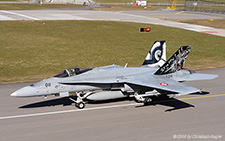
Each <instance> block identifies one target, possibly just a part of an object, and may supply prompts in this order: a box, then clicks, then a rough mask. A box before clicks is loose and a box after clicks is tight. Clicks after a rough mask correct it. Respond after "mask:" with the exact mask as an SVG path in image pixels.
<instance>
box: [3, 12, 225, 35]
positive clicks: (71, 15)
mask: <svg viewBox="0 0 225 141" xmlns="http://www.w3.org/2000/svg"><path fill="white" fill-rule="evenodd" d="M200 18H201V19H202V18H203V19H224V18H225V16H224V15H222V14H202V13H193V12H184V11H171V10H161V11H96V10H74V9H72V10H69V9H64V10H62V9H51V10H17V11H16V10H14V11H13V10H12V11H5V10H0V21H10V20H22V19H24V20H101V21H122V22H136V23H146V24H155V25H163V26H168V27H176V28H181V29H186V30H191V31H196V32H202V33H207V34H211V35H217V36H222V37H225V30H223V29H216V28H212V27H207V26H201V25H193V24H187V23H181V22H174V21H168V20H165V19H200Z"/></svg>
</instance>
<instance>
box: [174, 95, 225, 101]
mask: <svg viewBox="0 0 225 141" xmlns="http://www.w3.org/2000/svg"><path fill="white" fill-rule="evenodd" d="M218 96H225V94H217V95H206V96H198V97H189V98H179V99H178V100H188V99H200V98H208V97H218Z"/></svg>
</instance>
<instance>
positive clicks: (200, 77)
mask: <svg viewBox="0 0 225 141" xmlns="http://www.w3.org/2000/svg"><path fill="white" fill-rule="evenodd" d="M217 77H218V75H214V74H200V73H193V74H190V75H184V76H183V77H181V78H180V79H179V80H177V81H195V80H211V79H215V78H217Z"/></svg>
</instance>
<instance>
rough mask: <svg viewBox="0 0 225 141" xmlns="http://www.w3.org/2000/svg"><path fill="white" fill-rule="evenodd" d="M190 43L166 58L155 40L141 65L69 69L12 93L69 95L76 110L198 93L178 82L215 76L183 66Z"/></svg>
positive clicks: (163, 45) (195, 89)
mask: <svg viewBox="0 0 225 141" xmlns="http://www.w3.org/2000/svg"><path fill="white" fill-rule="evenodd" d="M191 48H192V47H191V46H182V47H180V48H179V49H178V50H177V51H176V52H175V53H174V54H173V55H172V56H171V57H170V58H169V59H168V60H167V61H166V42H165V41H155V43H154V44H153V46H152V48H151V50H150V51H149V53H148V54H147V57H146V58H145V60H144V62H143V64H142V66H141V67H126V66H125V67H122V66H118V65H110V66H104V67H99V68H79V67H74V68H68V69H65V70H64V71H62V72H61V73H59V74H57V75H55V76H54V77H51V78H48V79H45V80H42V81H40V82H36V83H33V84H32V85H30V86H26V87H24V88H21V89H19V90H17V91H15V92H14V93H12V94H11V96H16V97H31V96H47V95H55V96H61V97H69V98H70V100H72V101H73V102H75V106H76V107H78V108H79V109H82V108H84V107H85V104H86V102H87V101H101V100H111V99H117V98H124V97H134V100H135V101H136V102H140V103H144V104H146V103H151V101H152V99H153V97H156V96H160V95H169V96H171V95H172V97H176V96H181V95H187V94H192V93H197V92H201V90H200V89H198V88H194V87H191V86H188V85H185V84H183V83H181V82H184V81H193V80H209V79H214V78H216V77H218V75H211V74H198V73H195V71H192V70H188V69H184V68H183V65H184V62H185V60H186V58H187V56H188V54H189V52H190V50H191Z"/></svg>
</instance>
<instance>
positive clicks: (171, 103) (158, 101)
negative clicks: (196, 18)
mask: <svg viewBox="0 0 225 141" xmlns="http://www.w3.org/2000/svg"><path fill="white" fill-rule="evenodd" d="M155 105H163V106H168V107H172V108H169V109H167V110H165V112H171V111H174V110H179V109H184V108H190V107H195V106H194V105H191V104H189V103H186V102H183V101H180V100H178V99H175V98H169V97H168V96H163V97H158V98H155V99H153V101H152V102H151V103H150V104H144V105H143V106H136V107H137V108H138V107H145V106H155Z"/></svg>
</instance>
